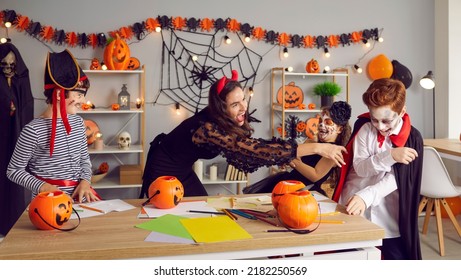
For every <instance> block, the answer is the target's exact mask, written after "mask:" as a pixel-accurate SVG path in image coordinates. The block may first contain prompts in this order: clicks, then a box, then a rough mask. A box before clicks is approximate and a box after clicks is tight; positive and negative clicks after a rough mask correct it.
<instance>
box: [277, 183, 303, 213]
mask: <svg viewBox="0 0 461 280" xmlns="http://www.w3.org/2000/svg"><path fill="white" fill-rule="evenodd" d="M305 187H306V185H304V184H303V183H302V182H300V181H296V180H285V181H280V182H278V183H277V185H275V187H274V188H273V189H272V197H271V199H272V205H273V206H274V208H275V210H277V207H278V205H279V200H280V198H281V197H282V196H283V195H284V194H286V193H293V192H296V191H299V190H301V189H303V188H305Z"/></svg>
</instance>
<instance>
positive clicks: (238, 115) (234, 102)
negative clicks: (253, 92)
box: [226, 87, 248, 126]
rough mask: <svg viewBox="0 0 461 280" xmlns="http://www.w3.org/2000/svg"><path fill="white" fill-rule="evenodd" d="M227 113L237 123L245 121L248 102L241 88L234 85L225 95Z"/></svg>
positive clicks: (240, 123)
mask: <svg viewBox="0 0 461 280" xmlns="http://www.w3.org/2000/svg"><path fill="white" fill-rule="evenodd" d="M226 104H227V113H228V114H229V116H230V117H231V118H232V119H233V120H234V121H235V122H236V123H237V124H238V125H239V126H242V125H243V124H244V122H245V113H246V111H247V107H248V102H247V100H246V97H245V94H244V93H243V91H242V89H241V88H238V87H236V88H235V89H234V90H233V91H231V92H229V94H228V95H227V97H226Z"/></svg>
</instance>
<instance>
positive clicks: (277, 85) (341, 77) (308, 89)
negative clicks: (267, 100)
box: [271, 67, 349, 139]
mask: <svg viewBox="0 0 461 280" xmlns="http://www.w3.org/2000/svg"><path fill="white" fill-rule="evenodd" d="M327 80H329V81H333V82H336V83H338V84H339V85H340V86H341V88H342V90H341V93H340V94H339V95H337V96H335V101H337V100H343V101H346V102H349V73H348V70H347V69H345V68H340V69H335V70H333V71H332V72H329V73H295V72H288V71H287V70H286V69H285V68H283V67H277V68H272V70H271V128H272V136H274V137H281V138H283V139H284V138H286V136H285V134H286V131H285V128H286V121H287V117H288V116H289V115H296V116H298V117H299V118H300V119H301V120H302V121H304V119H302V118H310V117H314V116H315V115H316V114H318V113H320V97H319V96H315V95H314V94H313V88H314V86H315V85H316V84H318V83H321V82H324V81H327ZM291 82H294V85H295V86H296V87H299V88H300V89H301V90H302V93H303V95H304V101H303V102H302V103H303V104H305V105H306V109H300V108H298V107H296V108H286V106H285V105H286V104H285V102H286V100H285V98H281V103H279V102H278V101H277V93H278V91H279V89H281V92H282V93H286V92H287V88H288V86H289V84H290V83H291ZM282 96H283V95H282ZM310 103H313V104H315V109H309V108H308V107H307V106H308V105H309V104H310ZM277 127H280V128H281V131H280V132H279V131H278V130H277ZM306 138H307V137H306Z"/></svg>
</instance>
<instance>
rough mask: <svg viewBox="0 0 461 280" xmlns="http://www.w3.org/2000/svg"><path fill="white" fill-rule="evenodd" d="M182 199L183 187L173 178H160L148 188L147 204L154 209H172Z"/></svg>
mask: <svg viewBox="0 0 461 280" xmlns="http://www.w3.org/2000/svg"><path fill="white" fill-rule="evenodd" d="M183 197H184V187H183V186H182V184H181V182H180V181H179V180H178V179H177V178H176V177H174V176H160V177H158V178H157V179H155V181H154V182H152V184H150V186H149V200H150V201H149V203H150V204H152V205H154V207H156V208H160V209H169V208H173V207H175V206H176V205H178V203H179V202H180V201H181V199H182V198H183Z"/></svg>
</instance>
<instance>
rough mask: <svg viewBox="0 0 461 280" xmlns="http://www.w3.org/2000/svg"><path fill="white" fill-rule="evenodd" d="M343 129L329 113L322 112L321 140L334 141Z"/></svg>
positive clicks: (320, 121)
mask: <svg viewBox="0 0 461 280" xmlns="http://www.w3.org/2000/svg"><path fill="white" fill-rule="evenodd" d="M341 131H342V127H340V126H338V125H337V124H335V123H334V122H333V120H332V119H331V118H330V114H329V113H322V115H321V116H320V119H319V132H318V139H319V142H328V143H334V142H335V141H336V138H338V135H339V134H340V133H341Z"/></svg>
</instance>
